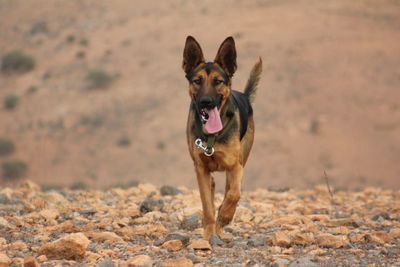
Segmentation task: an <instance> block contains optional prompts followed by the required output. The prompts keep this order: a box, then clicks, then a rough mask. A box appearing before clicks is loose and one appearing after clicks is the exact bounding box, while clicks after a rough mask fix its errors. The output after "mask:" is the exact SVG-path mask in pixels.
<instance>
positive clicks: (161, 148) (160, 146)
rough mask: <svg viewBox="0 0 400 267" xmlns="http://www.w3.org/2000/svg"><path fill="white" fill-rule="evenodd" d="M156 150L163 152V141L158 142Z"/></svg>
mask: <svg viewBox="0 0 400 267" xmlns="http://www.w3.org/2000/svg"><path fill="white" fill-rule="evenodd" d="M157 148H158V149H159V150H161V151H163V150H165V143H164V142H163V141H158V142H157Z"/></svg>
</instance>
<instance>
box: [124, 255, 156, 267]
mask: <svg viewBox="0 0 400 267" xmlns="http://www.w3.org/2000/svg"><path fill="white" fill-rule="evenodd" d="M152 261H153V259H152V258H151V257H150V256H147V255H137V256H134V257H132V258H130V259H129V260H128V266H129V267H136V266H143V265H146V264H150V263H151V262H152Z"/></svg>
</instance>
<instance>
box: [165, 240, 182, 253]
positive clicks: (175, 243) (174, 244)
mask: <svg viewBox="0 0 400 267" xmlns="http://www.w3.org/2000/svg"><path fill="white" fill-rule="evenodd" d="M182 247H183V245H182V241H180V240H169V241H167V242H165V243H164V244H162V245H161V248H163V249H167V250H169V251H178V250H181V249H182Z"/></svg>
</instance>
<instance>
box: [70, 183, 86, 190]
mask: <svg viewBox="0 0 400 267" xmlns="http://www.w3.org/2000/svg"><path fill="white" fill-rule="evenodd" d="M70 188H71V189H72V190H86V189H88V188H89V186H88V185H87V183H85V182H84V181H77V182H75V183H73V184H72V185H71V186H70Z"/></svg>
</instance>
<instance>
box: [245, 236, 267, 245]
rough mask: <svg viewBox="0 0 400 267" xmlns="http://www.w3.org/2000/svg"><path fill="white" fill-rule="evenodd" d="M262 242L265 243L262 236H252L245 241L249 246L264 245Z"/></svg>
mask: <svg viewBox="0 0 400 267" xmlns="http://www.w3.org/2000/svg"><path fill="white" fill-rule="evenodd" d="M264 244H265V238H264V237H253V238H251V239H250V240H249V241H247V245H248V246H249V247H261V246H264Z"/></svg>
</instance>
